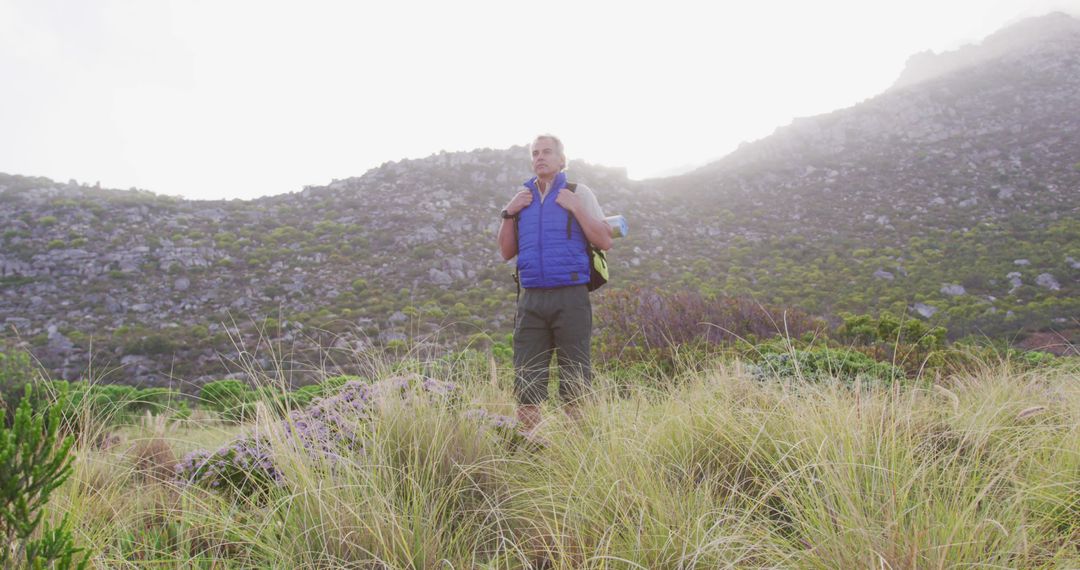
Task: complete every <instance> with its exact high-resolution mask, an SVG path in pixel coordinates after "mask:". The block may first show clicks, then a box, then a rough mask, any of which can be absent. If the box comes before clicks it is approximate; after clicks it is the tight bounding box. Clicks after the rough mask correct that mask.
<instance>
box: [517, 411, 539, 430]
mask: <svg viewBox="0 0 1080 570" xmlns="http://www.w3.org/2000/svg"><path fill="white" fill-rule="evenodd" d="M517 419H518V424H519V426H520V431H521V433H522V434H524V435H525V436H526V437H528V436H530V435H532V434H533V432H535V431H536V426H538V425H540V406H537V405H530V404H521V405H519V406H518V408H517Z"/></svg>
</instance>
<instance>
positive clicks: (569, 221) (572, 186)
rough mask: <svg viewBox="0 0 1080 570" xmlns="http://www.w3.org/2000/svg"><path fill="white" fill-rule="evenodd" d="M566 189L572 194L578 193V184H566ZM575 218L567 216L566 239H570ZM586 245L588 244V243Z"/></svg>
mask: <svg viewBox="0 0 1080 570" xmlns="http://www.w3.org/2000/svg"><path fill="white" fill-rule="evenodd" d="M566 189H567V190H569V191H571V192H577V184H574V183H573V182H567V183H566ZM573 221H574V216H566V239H570V227H571V226H572V225H573ZM586 243H588V242H587V241H586Z"/></svg>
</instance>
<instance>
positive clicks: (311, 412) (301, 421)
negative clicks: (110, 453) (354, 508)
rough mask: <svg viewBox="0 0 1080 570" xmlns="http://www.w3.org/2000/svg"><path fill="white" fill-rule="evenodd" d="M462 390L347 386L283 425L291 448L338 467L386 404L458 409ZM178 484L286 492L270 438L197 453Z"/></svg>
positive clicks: (405, 380)
mask: <svg viewBox="0 0 1080 570" xmlns="http://www.w3.org/2000/svg"><path fill="white" fill-rule="evenodd" d="M459 392H460V389H459V387H458V385H457V384H454V383H452V382H445V381H440V380H436V379H434V378H422V377H419V376H417V375H413V376H400V377H395V378H391V379H388V380H385V381H382V382H378V383H374V384H367V383H364V382H361V381H355V380H354V381H349V382H346V383H345V384H344V385H343V386H341V388H340V389H339V390H338V391H337V392H336V393H334V394H333V395H331V396H328V397H325V398H316V399H314V400H312V402H311V404H310V405H309V406H307V407H306V408H304V409H300V410H293V411H291V412H290V413H289V414H288V417H286V418H285V419H283V420H281V421H280V422H279V423H278V427H279V428H280V433H281V434H283V435H284V443H285V444H286V445H290V444H291V445H296V446H298V449H299V450H300V451H302V452H303V453H304V454H305V455H306V456H307V457H310V458H311V459H313V460H316V461H326V462H328V463H329V464H330V465H336V464H338V463H339V462H340V461H341V460H343V459H345V458H346V457H354V456H356V455H362V454H363V452H364V445H365V437H364V434H365V433H366V429H365V426H366V424H367V423H369V422H370V421H371V420H372V419H374V418H375V416H376V415H377V414H378V412H379V409H380V407H381V406H382V405H383V404H384V403H385V402H387V401H390V400H396V401H400V402H404V403H405V404H413V403H417V402H420V401H422V402H425V403H431V404H436V405H441V406H453V405H456V403H457V402H458V397H459ZM176 476H177V479H178V480H179V481H180V482H181V483H184V484H192V485H199V486H202V487H204V488H208V489H212V490H219V491H222V492H226V493H229V492H235V493H237V494H239V495H244V496H251V495H252V494H259V493H265V492H267V491H269V490H270V489H271V488H272V487H276V486H281V485H282V484H283V483H284V477H283V476H282V472H281V470H280V466H279V465H277V464H276V463H275V458H274V454H273V444H272V443H271V441H270V440H269V438H268V437H267V436H266V435H259V436H247V437H243V438H240V439H237V440H235V441H233V442H232V443H230V444H229V445H226V446H224V447H222V448H220V449H218V450H217V451H214V452H210V451H206V450H197V451H194V452H192V453H189V454H188V455H186V456H185V457H184V459H183V461H181V462H180V463H179V464H178V465H177V466H176Z"/></svg>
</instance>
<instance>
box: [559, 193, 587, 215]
mask: <svg viewBox="0 0 1080 570" xmlns="http://www.w3.org/2000/svg"><path fill="white" fill-rule="evenodd" d="M555 203H556V204H558V205H560V206H562V207H563V209H564V210H566V211H567V212H570V213H571V214H576V213H577V211H578V208H580V207H581V198H579V197H578V195H577V194H574V193H573V192H571V191H569V190H567V189H566V188H563V189H562V190H559V195H558V196H556V197H555Z"/></svg>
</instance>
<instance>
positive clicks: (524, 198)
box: [506, 190, 533, 216]
mask: <svg viewBox="0 0 1080 570" xmlns="http://www.w3.org/2000/svg"><path fill="white" fill-rule="evenodd" d="M532 201H533V196H532V192H530V191H528V190H522V191H521V192H518V193H517V194H516V195H515V196H514V199H513V200H510V203H509V204H507V205H506V211H507V212H509V213H510V215H511V216H516V215H518V214H519V213H520V212H521V211H522V210H524V209H525V207H526V206H528V205H529V204H532Z"/></svg>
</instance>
